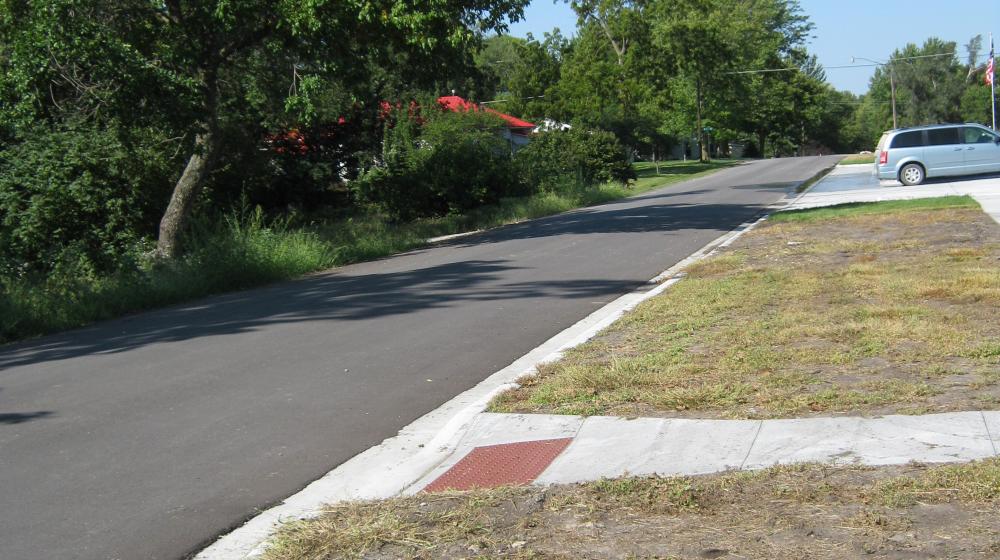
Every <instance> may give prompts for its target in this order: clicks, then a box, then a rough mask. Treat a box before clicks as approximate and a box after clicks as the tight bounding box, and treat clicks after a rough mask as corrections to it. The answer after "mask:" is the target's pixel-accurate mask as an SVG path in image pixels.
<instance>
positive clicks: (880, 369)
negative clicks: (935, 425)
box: [491, 197, 1000, 418]
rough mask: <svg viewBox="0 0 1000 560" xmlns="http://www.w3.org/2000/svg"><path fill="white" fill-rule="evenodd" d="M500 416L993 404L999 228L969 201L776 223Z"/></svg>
mask: <svg viewBox="0 0 1000 560" xmlns="http://www.w3.org/2000/svg"><path fill="white" fill-rule="evenodd" d="M687 272H688V277H687V278H686V279H685V280H683V281H681V282H679V283H677V284H676V285H674V286H672V287H671V288H670V289H669V290H668V291H666V292H665V293H664V294H663V295H661V296H658V297H656V298H653V299H651V300H649V301H647V302H645V303H644V304H642V305H641V306H639V307H638V308H637V309H636V310H635V311H634V312H632V313H630V314H628V315H627V316H625V317H624V318H623V319H622V320H620V321H619V322H618V323H616V324H615V325H613V326H611V327H610V328H608V329H607V330H606V331H604V332H603V333H602V334H600V335H599V336H598V337H596V338H595V339H593V340H592V341H590V342H588V343H586V344H584V345H582V346H580V347H578V348H576V349H574V350H572V351H570V352H569V353H568V354H567V355H566V356H565V357H564V358H563V359H562V360H560V361H558V362H555V363H552V364H547V365H544V366H542V367H541V368H540V369H539V373H538V375H537V376H532V377H528V378H525V379H523V380H522V387H521V388H519V389H515V390H512V391H508V392H506V393H504V394H501V395H500V396H499V397H497V399H495V401H494V402H493V403H492V405H491V410H492V411H494V412H543V413H557V414H584V415H598V414H607V415H624V416H631V415H636V416H666V417H684V416H688V417H702V418H704V417H714V418H775V417H797V416H809V415H827V414H830V413H848V414H888V413H903V414H919V413H928V412H941V411H955V410H978V409H997V408H1000V321H998V320H997V318H998V317H1000V226H998V225H997V224H996V223H994V222H993V221H992V220H991V219H990V218H989V217H988V216H986V215H985V214H984V213H983V212H982V211H981V210H980V208H979V206H978V205H977V204H976V203H975V201H973V200H972V199H971V198H968V197H943V198H937V199H923V200H914V201H899V202H885V203H876V204H852V205H845V206H840V207H834V208H825V209H817V210H808V211H797V212H785V213H779V214H776V215H774V216H772V217H771V219H769V220H768V221H766V222H764V223H763V224H761V226H760V227H758V228H757V229H755V230H753V231H752V232H750V233H748V234H747V235H745V236H743V237H742V238H740V239H739V240H738V241H737V243H735V244H734V245H733V246H731V247H730V248H728V249H727V250H726V251H724V252H722V253H720V254H718V255H717V256H714V257H712V258H710V259H707V260H705V261H701V262H700V263H698V264H696V265H694V266H692V267H691V268H689V269H688V271H687Z"/></svg>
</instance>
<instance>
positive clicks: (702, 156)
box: [695, 79, 709, 163]
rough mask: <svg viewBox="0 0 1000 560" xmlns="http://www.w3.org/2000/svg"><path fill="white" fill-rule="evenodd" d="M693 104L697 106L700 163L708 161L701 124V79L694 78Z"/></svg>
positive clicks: (703, 128) (703, 130) (703, 129)
mask: <svg viewBox="0 0 1000 560" xmlns="http://www.w3.org/2000/svg"><path fill="white" fill-rule="evenodd" d="M695 105H696V107H697V109H696V111H695V113H696V117H697V119H696V120H697V121H698V124H697V126H698V147H699V150H700V152H701V154H700V158H699V159H700V161H701V162H702V163H708V160H709V157H708V144H707V143H706V142H705V127H704V126H702V124H701V80H700V79H698V80H695Z"/></svg>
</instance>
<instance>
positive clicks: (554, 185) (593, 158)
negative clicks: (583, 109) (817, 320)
mask: <svg viewBox="0 0 1000 560" xmlns="http://www.w3.org/2000/svg"><path fill="white" fill-rule="evenodd" d="M514 160H515V162H516V164H517V168H518V169H519V171H520V172H521V174H522V176H523V178H524V180H525V181H526V182H527V184H528V185H529V186H531V187H532V188H533V189H535V190H537V191H549V192H556V191H560V190H564V189H566V188H586V187H592V186H595V185H600V184H604V183H612V182H613V183H617V184H620V185H622V186H627V185H628V184H629V182H630V181H633V180H635V178H636V174H635V170H634V169H633V168H632V166H631V165H630V164H629V162H628V158H627V157H626V155H625V149H624V148H623V146H622V145H621V143H620V142H619V141H618V139H617V138H615V136H614V134H612V133H610V132H606V131H600V130H585V129H583V128H582V127H574V128H572V129H570V130H566V131H552V132H546V133H543V134H538V135H536V136H535V137H534V139H533V140H532V142H531V144H528V146H526V147H524V148H522V149H521V150H520V151H518V152H517V154H515V156H514Z"/></svg>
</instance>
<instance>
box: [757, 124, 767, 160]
mask: <svg viewBox="0 0 1000 560" xmlns="http://www.w3.org/2000/svg"><path fill="white" fill-rule="evenodd" d="M757 138H758V144H757V149H758V150H760V157H761V158H763V157H764V142H767V131H766V130H758V131H757Z"/></svg>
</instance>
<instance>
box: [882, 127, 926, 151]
mask: <svg viewBox="0 0 1000 560" xmlns="http://www.w3.org/2000/svg"><path fill="white" fill-rule="evenodd" d="M923 144H924V142H923V132H921V131H919V130H914V131H913V132H900V133H899V134H897V135H896V137H895V138H893V139H892V146H890V147H891V148H916V147H918V146H922V145H923Z"/></svg>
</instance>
